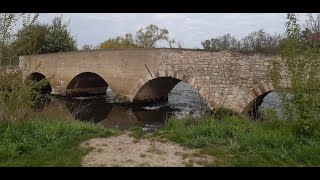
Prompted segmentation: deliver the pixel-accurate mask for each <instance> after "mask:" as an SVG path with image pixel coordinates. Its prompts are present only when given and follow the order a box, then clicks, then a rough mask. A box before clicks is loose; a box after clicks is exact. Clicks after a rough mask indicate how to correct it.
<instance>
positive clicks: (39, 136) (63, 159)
mask: <svg viewBox="0 0 320 180" xmlns="http://www.w3.org/2000/svg"><path fill="white" fill-rule="evenodd" d="M117 133H118V131H116V130H112V129H106V128H103V127H100V126H98V125H96V124H92V123H83V122H80V121H73V120H64V119H54V118H52V119H39V118H35V119H32V120H25V121H23V122H16V123H8V122H0V166H1V167H3V166H15V167H17V166H18V167H20V166H37V167H39V166H41V167H42V166H46V167H48V166H49V167H52V166H81V158H82V157H83V156H84V155H85V154H86V153H88V152H89V151H90V149H88V148H83V147H79V144H80V142H82V141H84V140H87V139H91V138H95V137H108V136H111V135H115V134H117Z"/></svg>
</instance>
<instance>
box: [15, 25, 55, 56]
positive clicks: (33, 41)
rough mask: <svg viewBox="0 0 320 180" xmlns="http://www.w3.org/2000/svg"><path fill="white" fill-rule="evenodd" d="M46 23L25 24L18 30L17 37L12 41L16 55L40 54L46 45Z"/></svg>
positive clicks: (47, 29) (47, 30)
mask: <svg viewBox="0 0 320 180" xmlns="http://www.w3.org/2000/svg"><path fill="white" fill-rule="evenodd" d="M48 34H49V28H48V26H47V25H44V24H40V23H36V24H32V25H29V26H26V27H24V28H22V29H21V30H19V31H18V33H17V39H16V40H15V41H14V42H13V43H12V48H13V49H14V50H15V52H16V55H18V56H20V55H30V54H41V53H43V51H44V50H43V48H44V47H46V46H47V45H46V44H47V39H46V37H47V35H48Z"/></svg>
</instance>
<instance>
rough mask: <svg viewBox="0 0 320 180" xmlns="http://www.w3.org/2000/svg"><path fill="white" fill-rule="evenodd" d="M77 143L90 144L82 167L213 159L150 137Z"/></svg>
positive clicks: (164, 164)
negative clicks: (90, 149)
mask: <svg viewBox="0 0 320 180" xmlns="http://www.w3.org/2000/svg"><path fill="white" fill-rule="evenodd" d="M81 146H83V147H89V148H93V150H92V151H91V152H90V153H88V154H87V155H86V156H84V157H83V159H82V166H85V167H101V166H102V167H145V166H152V167H185V166H194V167H201V166H205V165H206V164H207V163H208V162H210V161H212V160H213V157H212V156H207V155H202V154H200V153H199V150H197V149H187V148H185V147H182V146H180V145H178V144H175V143H172V142H160V141H156V140H150V139H140V140H139V141H137V140H136V139H134V138H133V137H130V136H129V135H128V134H122V135H120V136H113V137H108V138H95V139H91V140H89V141H86V142H83V143H82V144H81Z"/></svg>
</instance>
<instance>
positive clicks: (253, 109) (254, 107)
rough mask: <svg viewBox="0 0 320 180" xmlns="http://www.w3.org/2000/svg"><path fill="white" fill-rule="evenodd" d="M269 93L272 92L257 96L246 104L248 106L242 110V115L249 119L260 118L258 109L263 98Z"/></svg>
mask: <svg viewBox="0 0 320 180" xmlns="http://www.w3.org/2000/svg"><path fill="white" fill-rule="evenodd" d="M271 92H273V90H271V91H267V92H265V93H263V94H261V95H259V96H257V97H256V98H255V99H254V100H253V101H252V102H250V103H249V104H248V106H247V107H246V109H245V110H244V113H245V114H247V115H249V116H250V117H253V118H255V119H257V118H260V117H261V114H260V112H259V109H258V108H259V107H260V106H261V104H262V102H263V100H264V98H265V97H266V96H267V95H268V94H269V93H271Z"/></svg>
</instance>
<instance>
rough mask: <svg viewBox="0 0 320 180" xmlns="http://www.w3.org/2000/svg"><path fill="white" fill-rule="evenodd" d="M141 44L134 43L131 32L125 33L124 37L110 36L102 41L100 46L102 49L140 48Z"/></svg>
mask: <svg viewBox="0 0 320 180" xmlns="http://www.w3.org/2000/svg"><path fill="white" fill-rule="evenodd" d="M138 47H139V46H138V45H137V44H135V43H134V40H133V36H132V34H131V33H127V34H125V36H124V37H121V36H117V37H115V38H109V39H108V40H106V41H104V42H102V43H101V44H100V46H99V48H100V49H107V48H138Z"/></svg>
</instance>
